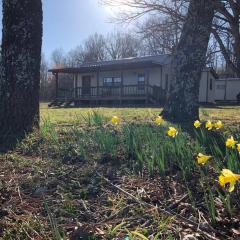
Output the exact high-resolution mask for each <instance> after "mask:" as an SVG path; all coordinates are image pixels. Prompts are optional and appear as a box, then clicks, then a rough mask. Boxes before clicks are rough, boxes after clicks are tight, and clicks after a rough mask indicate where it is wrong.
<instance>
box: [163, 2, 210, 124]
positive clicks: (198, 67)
mask: <svg viewBox="0 0 240 240" xmlns="http://www.w3.org/2000/svg"><path fill="white" fill-rule="evenodd" d="M213 17H214V1H213V0H191V1H190V5H189V10H188V15H187V18H186V22H185V24H184V26H183V31H182V35H181V38H180V41H179V43H178V46H177V48H176V50H175V53H174V55H173V59H172V69H173V70H172V81H171V85H170V92H169V96H168V98H167V101H166V105H165V107H164V110H163V112H162V116H163V117H164V118H165V119H167V120H168V121H171V122H174V123H179V124H181V125H182V126H185V125H186V126H187V125H190V124H192V122H193V121H194V120H196V119H198V118H199V103H198V97H199V84H200V78H201V71H202V69H203V68H204V66H205V61H206V51H207V47H208V42H209V37H210V32H211V25H212V21H213Z"/></svg>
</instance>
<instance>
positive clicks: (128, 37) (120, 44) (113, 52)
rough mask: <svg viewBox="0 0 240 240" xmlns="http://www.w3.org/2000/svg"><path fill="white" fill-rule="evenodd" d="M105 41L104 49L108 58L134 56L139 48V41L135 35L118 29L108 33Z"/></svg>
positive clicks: (137, 53)
mask: <svg viewBox="0 0 240 240" xmlns="http://www.w3.org/2000/svg"><path fill="white" fill-rule="evenodd" d="M106 42H107V44H106V51H107V53H108V56H109V58H110V59H121V58H128V57H136V56H138V55H139V50H140V48H141V46H140V45H141V43H140V41H139V39H138V38H137V37H136V36H134V35H133V34H131V33H125V32H120V31H116V32H112V33H111V34H108V36H107V38H106Z"/></svg>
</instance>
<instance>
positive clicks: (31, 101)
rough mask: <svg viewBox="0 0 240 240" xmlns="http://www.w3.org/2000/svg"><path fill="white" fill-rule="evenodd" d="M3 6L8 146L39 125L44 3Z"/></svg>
mask: <svg viewBox="0 0 240 240" xmlns="http://www.w3.org/2000/svg"><path fill="white" fill-rule="evenodd" d="M2 4H3V31H2V61H1V78H0V138H1V140H2V143H3V140H4V143H6V141H9V140H13V141H14V140H16V138H17V137H19V136H23V135H24V133H26V132H29V131H31V130H32V129H33V128H34V126H37V125H38V122H39V85H40V61H41V46H42V3H41V0H11V1H9V0H3V1H2ZM0 144H1V143H0Z"/></svg>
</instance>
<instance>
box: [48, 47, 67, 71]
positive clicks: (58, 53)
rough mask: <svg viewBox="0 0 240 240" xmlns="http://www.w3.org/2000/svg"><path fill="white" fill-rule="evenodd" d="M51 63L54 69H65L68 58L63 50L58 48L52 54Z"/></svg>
mask: <svg viewBox="0 0 240 240" xmlns="http://www.w3.org/2000/svg"><path fill="white" fill-rule="evenodd" d="M51 62H52V65H53V66H54V67H64V66H65V65H66V57H65V54H64V51H63V50H62V49H61V48H57V49H55V50H54V51H53V52H52V55H51Z"/></svg>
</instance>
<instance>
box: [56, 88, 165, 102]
mask: <svg viewBox="0 0 240 240" xmlns="http://www.w3.org/2000/svg"><path fill="white" fill-rule="evenodd" d="M164 95H165V92H164V90H162V88H160V87H156V86H154V87H153V86H151V85H124V86H100V87H91V88H88V89H87V88H82V87H78V88H74V89H61V88H59V89H58V91H57V97H58V98H63V99H84V98H97V97H98V98H99V97H100V98H109V97H119V98H121V97H144V96H146V97H154V98H158V97H159V96H160V97H161V96H162V97H163V96H164Z"/></svg>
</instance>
